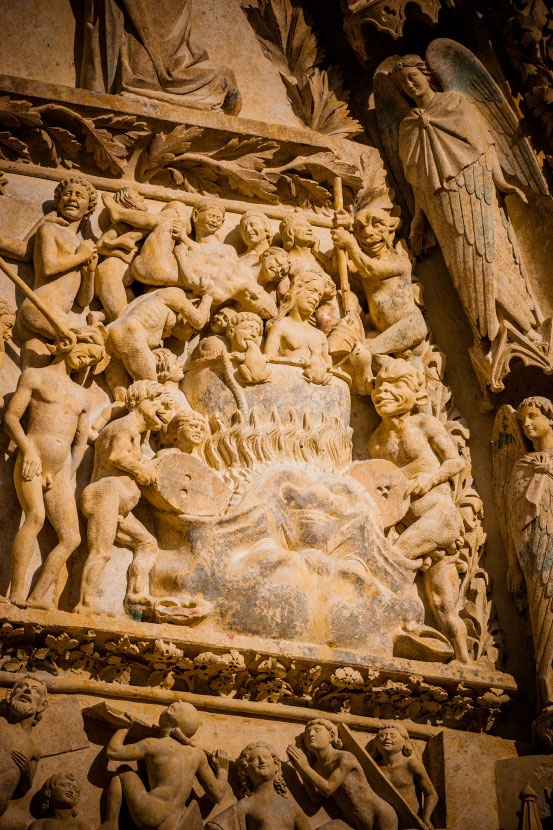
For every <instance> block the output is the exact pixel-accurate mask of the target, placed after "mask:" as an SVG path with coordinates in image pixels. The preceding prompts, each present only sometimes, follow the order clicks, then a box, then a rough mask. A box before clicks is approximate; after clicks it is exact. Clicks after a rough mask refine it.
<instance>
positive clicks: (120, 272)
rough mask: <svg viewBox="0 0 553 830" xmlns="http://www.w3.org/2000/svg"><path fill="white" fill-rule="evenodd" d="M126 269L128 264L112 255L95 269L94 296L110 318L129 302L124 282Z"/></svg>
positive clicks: (114, 317)
mask: <svg viewBox="0 0 553 830" xmlns="http://www.w3.org/2000/svg"><path fill="white" fill-rule="evenodd" d="M128 270H129V266H128V264H127V263H126V262H123V260H121V259H119V258H118V257H114V256H110V257H107V258H106V259H104V260H103V262H100V264H99V265H98V267H97V269H96V276H95V291H96V296H97V297H98V299H99V300H100V302H101V303H102V306H103V308H104V310H105V312H106V314H107V315H108V317H109V319H110V320H115V319H116V318H117V317H119V315H120V314H121V313H122V312H123V311H124V309H125V308H126V306H127V303H128V302H129V299H128V297H127V291H126V290H125V284H124V278H125V274H126V272H127V271H128Z"/></svg>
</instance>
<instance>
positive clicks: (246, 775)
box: [206, 742, 311, 830]
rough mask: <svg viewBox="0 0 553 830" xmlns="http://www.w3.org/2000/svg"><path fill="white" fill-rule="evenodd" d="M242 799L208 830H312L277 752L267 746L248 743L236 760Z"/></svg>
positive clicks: (221, 814)
mask: <svg viewBox="0 0 553 830" xmlns="http://www.w3.org/2000/svg"><path fill="white" fill-rule="evenodd" d="M236 766H237V770H238V779H239V781H240V787H241V798H240V800H239V801H238V802H237V803H236V804H233V805H232V807H229V808H228V809H227V810H225V811H224V812H222V813H219V815H218V816H215V818H212V819H211V820H210V821H209V822H208V823H207V825H206V827H207V830H238V828H239V830H247V828H250V827H256V828H258V830H310V827H311V824H310V822H309V819H308V818H307V816H306V815H305V813H304V812H303V810H302V809H301V807H299V806H298V805H297V804H296V803H295V802H294V801H292V800H291V799H289V798H286V793H287V792H288V787H287V786H286V782H285V780H284V777H283V775H282V770H281V762H280V758H279V757H278V755H277V753H276V752H275V750H274V749H273V748H272V747H270V746H269V745H268V744H265V743H259V742H256V743H252V744H248V745H247V746H246V747H244V749H243V750H242V752H241V753H240V755H239V756H238V760H237V761H236Z"/></svg>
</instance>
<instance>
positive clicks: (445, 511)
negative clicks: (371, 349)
mask: <svg viewBox="0 0 553 830" xmlns="http://www.w3.org/2000/svg"><path fill="white" fill-rule="evenodd" d="M372 400H373V403H374V406H375V409H376V411H377V413H378V414H379V415H380V417H381V419H382V421H381V423H380V425H379V426H378V427H377V428H376V430H375V431H374V432H373V434H372V435H371V438H370V440H369V455H370V457H371V458H384V459H386V460H387V461H392V462H393V463H394V464H395V465H396V466H397V467H398V468H399V469H400V470H401V472H402V473H403V475H404V476H405V478H406V479H407V484H406V488H405V495H406V496H410V498H411V503H410V507H409V511H408V513H407V516H406V518H405V519H404V523H406V524H407V525H408V527H407V529H406V530H404V531H403V532H402V533H401V534H400V536H399V537H398V538H397V539H396V542H395V547H396V549H397V550H398V552H399V553H401V554H402V555H403V556H404V557H406V558H407V559H410V560H411V561H412V563H413V567H414V568H422V570H423V571H424V583H425V590H426V594H427V597H428V601H429V604H430V606H431V608H432V611H433V613H434V616H435V617H436V621H437V623H438V626H439V628H440V629H441V631H442V633H443V634H445V636H446V637H447V638H448V640H449V641H450V643H451V645H452V646H453V649H454V651H455V657H456V659H457V660H459V661H461V662H463V663H468V662H470V656H469V654H468V648H467V630H466V626H465V624H464V622H463V621H462V620H461V618H460V617H459V614H458V612H457V608H456V604H457V599H458V596H459V576H458V573H457V568H456V564H455V563H456V561H457V558H458V551H457V543H458V541H460V539H461V536H462V531H463V519H462V516H461V513H460V511H459V509H458V507H457V506H456V504H455V502H454V501H453V496H452V491H451V483H453V481H454V479H455V476H456V475H457V474H458V473H460V472H461V471H462V470H463V469H464V466H465V461H464V460H463V458H462V457H461V456H460V455H459V453H458V450H457V447H456V445H455V442H454V441H453V439H452V438H451V436H450V435H449V433H448V431H447V429H446V428H445V426H444V425H443V424H442V423H441V421H440V420H439V419H438V418H436V417H435V416H434V415H429V414H426V413H425V412H420V411H417V410H418V408H419V407H420V406H424V405H425V404H426V403H427V402H428V396H427V392H426V387H425V379H424V374H423V372H422V370H421V369H418V368H417V367H416V366H415V365H413V364H412V363H409V362H408V361H406V360H403V359H400V358H396V359H392V358H388V360H387V362H386V363H385V364H384V365H383V367H382V369H381V370H380V371H379V373H378V375H377V376H376V378H375V383H374V390H373V394H372Z"/></svg>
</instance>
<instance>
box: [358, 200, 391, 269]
mask: <svg viewBox="0 0 553 830" xmlns="http://www.w3.org/2000/svg"><path fill="white" fill-rule="evenodd" d="M387 201H388V202H389V204H390V207H389V208H388V207H387V206H386V204H385V202H384V201H383V200H382V199H375V200H373V201H371V202H368V203H367V204H365V205H363V207H361V208H360V209H359V210H358V211H357V213H356V214H355V219H354V220H353V232H354V234H355V238H356V239H357V241H358V242H359V245H360V246H361V248H362V249H363V250H364V251H365V253H367V254H368V255H369V256H377V255H378V254H380V253H381V252H382V251H384V249H386V248H391V246H392V243H393V240H394V234H395V232H396V230H397V227H398V225H399V223H400V221H401V220H400V218H399V217H398V216H391V214H390V210H391V208H392V204H391V202H390V200H389V199H388V200H387Z"/></svg>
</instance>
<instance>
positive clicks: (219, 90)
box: [80, 0, 242, 115]
mask: <svg viewBox="0 0 553 830" xmlns="http://www.w3.org/2000/svg"><path fill="white" fill-rule="evenodd" d="M156 11H157V12H159V14H160V15H161V18H158V17H157V14H155V15H154V14H152V10H151V9H150V7H149V6H148V5H143V4H137V3H135V2H133V0H124V1H123V2H122V3H120V2H118V3H116V2H114V0H108V2H107V3H103V2H98V0H87V2H86V7H85V25H84V45H83V55H82V65H81V78H80V83H81V86H82V87H83V88H84V89H92V90H94V91H95V92H126V93H134V94H137V95H142V96H146V97H147V98H154V99H155V100H157V101H167V102H168V103H172V104H180V105H181V106H185V107H193V108H195V109H202V110H213V111H215V112H217V111H221V110H222V111H223V112H226V113H228V114H229V115H237V114H238V113H239V112H240V109H241V106H242V99H241V97H240V92H239V91H238V88H237V86H236V79H235V77H234V73H233V72H232V70H230V69H228V68H227V67H221V66H217V65H216V64H214V63H213V62H212V61H210V60H209V57H208V54H207V52H206V51H205V49H203V48H202V47H201V46H198V45H197V44H196V43H195V42H194V41H193V40H192V39H191V36H190V29H191V22H190V15H191V13H192V0H163V5H162V6H159V7H158V9H157V10H156ZM159 19H163V21H164V23H165V25H166V26H167V30H166V31H167V32H170V35H167V36H166V37H164V38H161V39H160V37H159V32H158V29H159Z"/></svg>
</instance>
